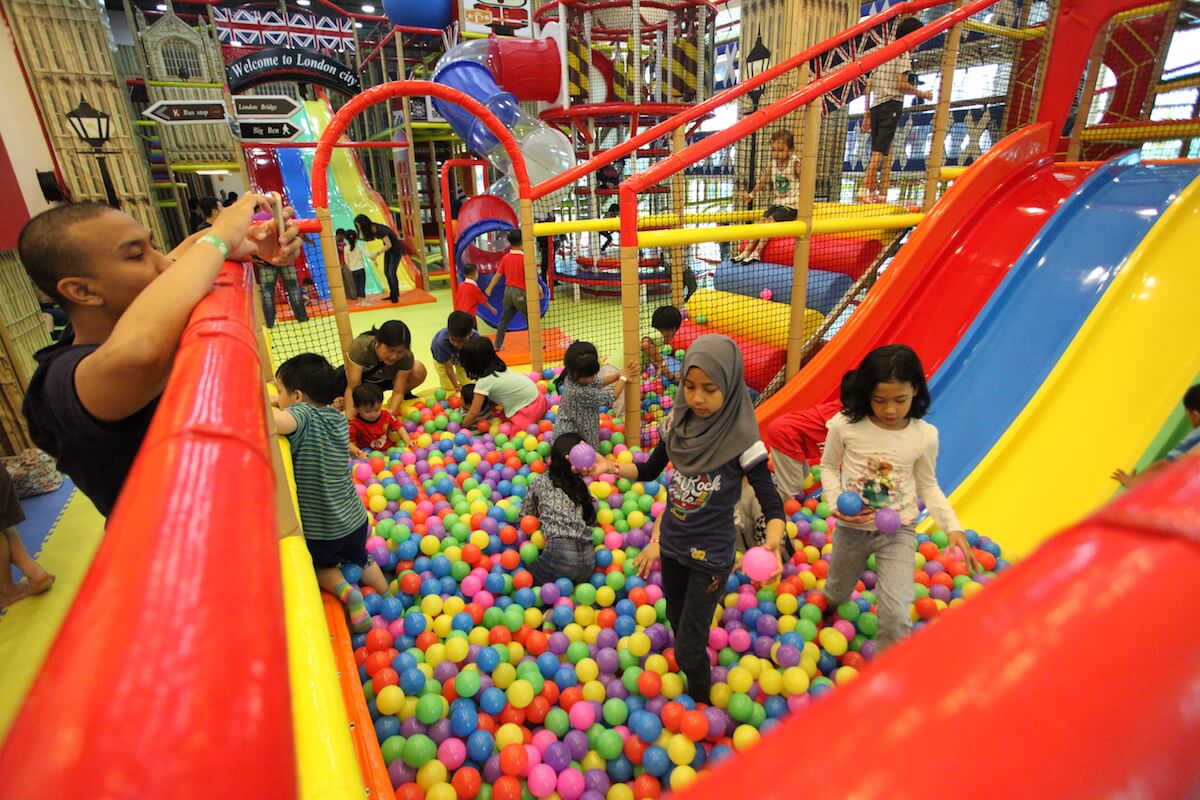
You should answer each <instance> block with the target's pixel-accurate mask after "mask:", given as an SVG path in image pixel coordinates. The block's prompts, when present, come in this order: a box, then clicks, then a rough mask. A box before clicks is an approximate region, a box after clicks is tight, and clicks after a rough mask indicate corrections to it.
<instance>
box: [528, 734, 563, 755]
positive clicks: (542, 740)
mask: <svg viewBox="0 0 1200 800" xmlns="http://www.w3.org/2000/svg"><path fill="white" fill-rule="evenodd" d="M557 741H558V737H557V736H555V735H554V731H551V730H547V729H546V728H542V729H541V730H540V731H538V732H537V733H535V734H534V735H533V740H532V743H533V746H534V747H536V748H537V749H538V752H539V753H545V752H546V748H547V747H549V746H550V745H552V744H554V743H555V742H557Z"/></svg>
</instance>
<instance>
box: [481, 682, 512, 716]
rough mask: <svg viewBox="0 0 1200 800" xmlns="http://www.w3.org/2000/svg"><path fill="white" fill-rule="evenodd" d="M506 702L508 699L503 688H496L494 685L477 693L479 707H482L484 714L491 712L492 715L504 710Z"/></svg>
mask: <svg viewBox="0 0 1200 800" xmlns="http://www.w3.org/2000/svg"><path fill="white" fill-rule="evenodd" d="M507 702H508V699H507V698H506V697H505V696H504V690H503V689H497V688H496V687H495V686H490V687H488V688H487V689H484V690H483V693H482V694H481V695H479V707H480V708H481V709H483V712H484V713H485V714H492V715H493V716H494V715H496V714H499V713H500V712H501V711H503V710H504V706H505V704H506V703H507Z"/></svg>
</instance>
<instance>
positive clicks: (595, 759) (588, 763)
mask: <svg viewBox="0 0 1200 800" xmlns="http://www.w3.org/2000/svg"><path fill="white" fill-rule="evenodd" d="M579 766H581V767H583V771H584V772H587V771H588V770H589V769H604V768H605V767H607V766H608V762H607V761H605V760H604V756H602V755H600V754H599V753H597V752H596V751H595V750H588V752H587V755H586V756H584V757H583V758H581V759H580V760H579Z"/></svg>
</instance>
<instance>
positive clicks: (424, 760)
mask: <svg viewBox="0 0 1200 800" xmlns="http://www.w3.org/2000/svg"><path fill="white" fill-rule="evenodd" d="M436 755H437V745H435V744H434V743H433V739H430V738H429V737H428V736H426V735H425V734H423V733H418V734H416V735H414V736H410V737H408V739H406V740H405V742H404V753H403V758H404V763H405V764H407V765H408V766H410V767H412V768H413V769H420V768H421V767H423V766H425V765H426V764H428V763H429V762H430V761H432V760H433V758H434V757H435V756H436Z"/></svg>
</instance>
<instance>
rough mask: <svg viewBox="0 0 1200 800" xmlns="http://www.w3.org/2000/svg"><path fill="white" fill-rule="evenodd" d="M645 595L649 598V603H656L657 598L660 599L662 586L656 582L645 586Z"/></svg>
mask: <svg viewBox="0 0 1200 800" xmlns="http://www.w3.org/2000/svg"><path fill="white" fill-rule="evenodd" d="M646 596H647V597H648V598H649V600H650V602H651V603H657V602H658V601H659V600H662V596H663V591H662V587H661V586H659V585H658V584H657V583H652V584H650V585H649V586H647V587H646Z"/></svg>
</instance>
